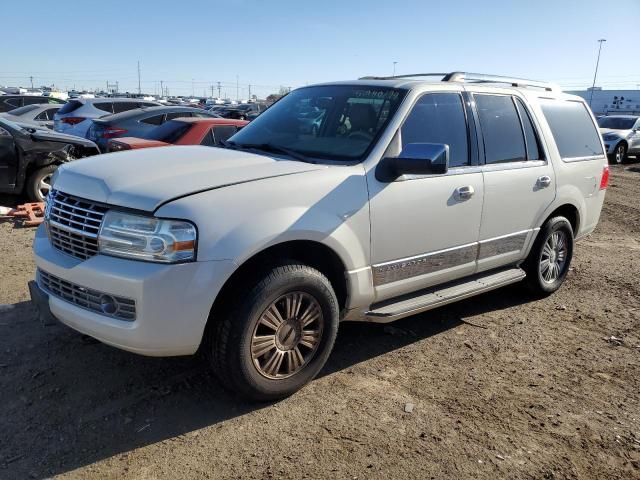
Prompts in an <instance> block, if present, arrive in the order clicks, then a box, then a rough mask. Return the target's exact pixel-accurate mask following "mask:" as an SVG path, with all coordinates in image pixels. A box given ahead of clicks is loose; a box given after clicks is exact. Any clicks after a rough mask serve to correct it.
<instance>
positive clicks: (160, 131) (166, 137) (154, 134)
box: [145, 120, 191, 143]
mask: <svg viewBox="0 0 640 480" xmlns="http://www.w3.org/2000/svg"><path fill="white" fill-rule="evenodd" d="M190 127H191V124H190V123H186V122H181V121H179V120H169V121H168V122H165V123H163V124H162V125H160V126H159V127H156V128H154V129H153V130H151V132H149V133H148V134H147V135H146V136H145V138H147V139H149V140H159V141H161V142H167V143H175V142H177V141H178V140H179V139H180V138H181V137H182V136H183V135H184V134H185V133H187V130H189V128H190Z"/></svg>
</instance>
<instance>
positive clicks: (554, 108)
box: [541, 99, 604, 158]
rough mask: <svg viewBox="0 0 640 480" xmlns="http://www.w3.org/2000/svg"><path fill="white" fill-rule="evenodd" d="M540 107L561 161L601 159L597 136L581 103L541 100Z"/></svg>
mask: <svg viewBox="0 0 640 480" xmlns="http://www.w3.org/2000/svg"><path fill="white" fill-rule="evenodd" d="M541 106H542V111H543V112H544V116H545V117H546V118H547V122H549V128H551V133H553V138H554V139H555V141H556V145H557V146H558V151H559V152H560V156H561V157H562V158H578V157H592V156H594V155H604V152H603V151H602V141H601V140H600V134H599V132H598V130H597V129H596V126H595V125H594V124H593V121H592V120H591V115H589V112H588V111H587V107H586V106H585V104H584V103H582V102H574V101H563V100H546V99H545V100H542V101H541Z"/></svg>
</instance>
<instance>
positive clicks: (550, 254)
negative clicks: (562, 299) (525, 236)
mask: <svg viewBox="0 0 640 480" xmlns="http://www.w3.org/2000/svg"><path fill="white" fill-rule="evenodd" d="M572 258H573V228H572V227H571V223H570V222H569V220H567V219H566V218H565V217H554V218H551V219H549V220H548V221H547V223H545V224H544V226H543V227H542V229H541V230H540V233H539V234H538V238H536V241H535V243H534V245H533V247H532V248H531V252H530V253H529V256H528V257H527V260H526V261H525V263H524V265H523V268H524V270H525V272H526V273H527V277H526V279H525V283H526V285H527V287H528V288H529V290H530V291H531V292H533V293H534V294H536V295H540V296H547V295H550V294H552V293H553V292H555V291H556V290H558V289H559V288H560V286H561V285H562V283H563V282H564V280H565V278H566V277H567V273H569V265H570V264H571V259H572Z"/></svg>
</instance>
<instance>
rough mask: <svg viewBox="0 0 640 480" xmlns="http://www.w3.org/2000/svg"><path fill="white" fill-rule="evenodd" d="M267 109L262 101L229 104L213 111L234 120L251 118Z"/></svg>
mask: <svg viewBox="0 0 640 480" xmlns="http://www.w3.org/2000/svg"><path fill="white" fill-rule="evenodd" d="M266 109H267V106H266V105H263V104H262V103H243V104H241V105H229V106H228V107H227V108H222V109H219V110H217V111H216V112H215V113H216V114H217V115H220V116H221V117H222V118H232V119H234V120H253V119H254V118H255V117H257V116H258V115H260V114H261V113H262V112H264V111H265V110H266Z"/></svg>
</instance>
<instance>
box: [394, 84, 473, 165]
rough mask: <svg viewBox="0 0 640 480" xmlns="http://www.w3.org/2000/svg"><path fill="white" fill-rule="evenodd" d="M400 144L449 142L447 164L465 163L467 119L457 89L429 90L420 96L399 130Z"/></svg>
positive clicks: (467, 149) (467, 162) (466, 163)
mask: <svg viewBox="0 0 640 480" xmlns="http://www.w3.org/2000/svg"><path fill="white" fill-rule="evenodd" d="M400 135H401V136H402V146H403V147H404V146H405V145H407V144H409V143H444V144H446V145H449V165H450V166H451V167H459V166H463V165H469V146H468V141H467V138H468V137H467V120H466V117H465V114H464V106H463V104H462V97H461V96H460V95H458V94H457V93H429V94H426V95H423V96H422V97H420V99H419V100H418V102H417V103H416V104H415V106H414V107H413V109H412V110H411V113H410V114H409V116H408V117H407V119H406V120H405V122H404V124H403V125H402V128H401V130H400Z"/></svg>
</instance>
